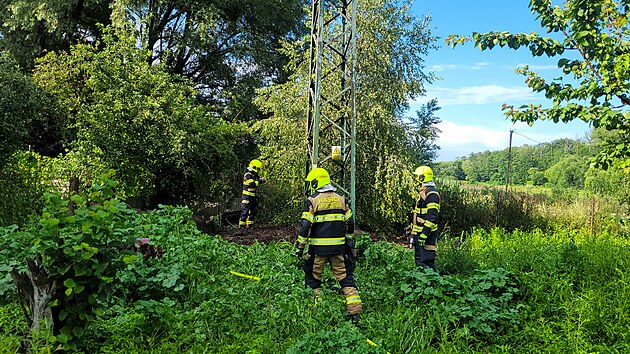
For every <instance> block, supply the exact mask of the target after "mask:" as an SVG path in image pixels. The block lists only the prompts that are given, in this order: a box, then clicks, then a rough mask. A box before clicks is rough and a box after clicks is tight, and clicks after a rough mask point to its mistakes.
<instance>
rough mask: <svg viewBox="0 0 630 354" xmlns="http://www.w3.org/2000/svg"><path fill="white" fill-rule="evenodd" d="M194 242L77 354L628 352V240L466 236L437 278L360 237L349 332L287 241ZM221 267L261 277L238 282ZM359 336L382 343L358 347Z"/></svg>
mask: <svg viewBox="0 0 630 354" xmlns="http://www.w3.org/2000/svg"><path fill="white" fill-rule="evenodd" d="M198 237H199V239H197V240H196V241H195V242H194V248H191V249H190V251H189V252H188V257H187V258H186V262H188V263H189V264H187V265H183V269H189V270H190V271H186V272H184V273H182V274H181V277H180V279H179V280H178V283H180V284H182V285H183V286H184V289H183V291H184V293H183V294H180V295H179V296H178V297H176V298H173V297H171V298H163V299H161V300H159V301H154V302H152V303H151V305H150V306H147V304H146V303H143V302H142V301H134V302H128V303H127V302H119V303H117V304H115V305H114V306H112V307H111V309H110V311H109V312H107V313H106V314H104V315H102V316H100V317H96V318H94V319H92V320H91V321H89V324H88V326H87V328H86V333H87V334H86V336H85V337H84V338H82V339H81V343H80V347H81V348H82V350H83V351H85V352H102V353H122V352H124V353H166V352H169V353H183V352H186V353H188V352H194V353H279V352H287V351H288V352H292V353H295V352H304V353H315V352H317V350H320V352H321V348H329V349H330V348H338V349H339V350H337V352H348V353H352V352H357V351H359V352H373V353H385V352H386V351H388V352H390V353H460V352H469V353H488V352H504V353H529V352H535V353H538V352H545V353H548V352H554V353H555V352H558V353H560V352H570V353H582V352H583V353H587V352H612V353H615V352H616V353H624V352H629V351H630V338H629V335H630V334H629V333H630V331H629V329H630V283H629V282H628V280H629V275H628V270H627V269H628V266H629V265H630V264H629V263H630V240H629V239H628V238H627V237H625V236H623V235H615V234H610V233H597V234H595V235H593V234H591V233H590V232H588V231H586V230H564V231H542V230H531V231H521V230H515V231H512V232H509V231H505V230H503V229H492V230H489V231H486V230H483V229H474V230H473V231H471V232H469V233H465V234H464V235H462V237H459V238H446V239H443V240H442V241H441V242H440V243H439V247H440V248H439V250H438V262H437V264H438V268H439V269H440V271H441V272H442V275H438V274H435V273H433V272H432V271H430V270H428V271H426V272H425V271H421V270H418V269H416V268H415V266H414V263H413V252H412V251H411V250H409V249H405V248H402V247H400V246H398V245H396V244H392V243H388V242H384V241H379V242H370V241H369V239H366V238H362V239H361V242H359V244H360V245H361V248H362V249H361V251H362V252H361V257H360V259H359V261H358V264H357V269H356V272H355V276H356V280H357V283H358V285H359V288H360V291H361V298H362V300H363V304H364V314H363V316H362V318H361V320H360V322H359V325H358V326H355V325H353V324H352V323H351V322H349V321H347V320H346V318H345V306H344V302H343V296H342V295H341V294H340V291H339V290H340V289H339V286H338V284H337V283H336V281H335V280H334V277H333V276H332V274H331V272H330V271H329V270H328V269H327V270H326V272H325V273H324V284H323V295H322V299H321V301H315V299H314V297H313V295H314V294H313V292H312V291H311V290H309V289H306V288H305V287H304V285H303V273H302V272H301V270H299V269H298V268H297V267H296V263H295V261H294V259H293V257H292V245H290V244H288V243H273V244H270V245H263V244H254V245H252V246H240V245H235V244H232V243H229V242H226V241H223V240H221V239H220V238H218V237H210V236H204V235H199V236H198ZM193 249H194V251H193ZM165 257H168V251H167V253H166V254H165ZM168 261H169V260H168V258H165V259H163V260H162V261H161V262H168ZM230 270H235V271H238V272H242V273H245V274H250V275H256V276H259V277H260V278H261V279H260V281H256V280H250V279H245V278H240V277H236V276H233V275H231V274H230V273H229V271H230ZM18 317H19V316H18V312H17V307H16V306H15V304H12V303H6V304H2V306H1V307H0V343H6V344H7V345H9V348H16V345H17V343H18V341H19V337H18V336H16V335H15V334H16V333H24V329H23V328H22V329H20V328H16V324H18V327H19V324H20V323H21V322H20V321H19V320H17V321H16V319H18ZM21 326H25V324H23V323H21ZM368 339H369V340H371V341H372V342H374V343H375V344H377V345H378V346H377V347H374V346H372V345H369V344H366V343H367V340H368ZM49 348H55V344H54V343H50V346H49Z"/></svg>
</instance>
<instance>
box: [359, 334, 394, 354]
mask: <svg viewBox="0 0 630 354" xmlns="http://www.w3.org/2000/svg"><path fill="white" fill-rule="evenodd" d="M365 340H366V341H367V342H368V344H370V345H373V346H375V347H378V344H376V343H374V342H372V341H371V340H370V339H368V338H365ZM386 353H387V354H390V353H389V352H386Z"/></svg>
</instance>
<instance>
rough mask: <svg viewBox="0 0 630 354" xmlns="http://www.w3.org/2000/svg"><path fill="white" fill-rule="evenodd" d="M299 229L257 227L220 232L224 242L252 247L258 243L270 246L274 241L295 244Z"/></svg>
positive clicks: (289, 227)
mask: <svg viewBox="0 0 630 354" xmlns="http://www.w3.org/2000/svg"><path fill="white" fill-rule="evenodd" d="M298 231H299V230H298V229H297V228H295V227H291V226H287V227H277V226H268V225H255V226H254V227H253V228H249V229H235V230H224V231H223V232H219V234H220V235H221V237H223V239H224V240H226V241H230V242H234V243H238V244H240V245H251V244H253V243H254V242H256V241H258V242H259V243H264V244H269V243H270V242H272V241H275V242H279V241H287V242H291V243H293V242H295V240H296V239H297V234H298Z"/></svg>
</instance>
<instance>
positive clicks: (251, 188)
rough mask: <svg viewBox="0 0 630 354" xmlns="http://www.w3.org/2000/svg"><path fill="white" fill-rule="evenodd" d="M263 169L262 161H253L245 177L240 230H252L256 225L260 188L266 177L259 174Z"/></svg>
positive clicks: (239, 222) (239, 223)
mask: <svg viewBox="0 0 630 354" xmlns="http://www.w3.org/2000/svg"><path fill="white" fill-rule="evenodd" d="M262 168H263V163H262V162H261V161H260V160H252V161H251V162H250V163H249V167H247V172H245V175H244V176H243V198H242V200H241V218H240V220H239V221H238V226H239V227H240V228H243V227H245V228H250V227H251V226H252V225H253V224H254V217H256V208H257V206H258V195H257V190H258V186H259V185H260V184H261V183H264V182H265V178H264V177H260V176H259V175H258V174H259V173H260V171H261V170H262Z"/></svg>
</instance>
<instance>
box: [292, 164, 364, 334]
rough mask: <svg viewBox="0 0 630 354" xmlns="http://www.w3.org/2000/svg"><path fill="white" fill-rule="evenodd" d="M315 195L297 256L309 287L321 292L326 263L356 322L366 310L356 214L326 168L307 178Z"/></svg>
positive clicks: (304, 217) (304, 215) (308, 207)
mask: <svg viewBox="0 0 630 354" xmlns="http://www.w3.org/2000/svg"><path fill="white" fill-rule="evenodd" d="M306 182H307V183H308V186H309V189H310V193H311V195H310V196H309V197H308V198H307V199H306V202H305V203H304V211H303V213H302V227H301V228H300V233H299V235H298V238H297V242H296V247H297V249H296V255H297V256H298V258H299V259H301V260H302V259H303V256H304V255H303V253H304V248H305V247H306V246H307V245H308V254H307V255H306V257H305V259H304V261H303V264H302V269H303V270H304V278H305V283H306V285H307V286H309V287H311V288H312V289H314V290H315V292H316V293H317V295H318V296H319V295H320V293H321V285H322V274H323V271H324V266H325V265H326V263H330V267H331V268H332V272H333V274H334V276H335V278H336V279H337V281H338V282H339V284H340V285H341V289H342V291H343V294H344V296H345V298H346V301H345V302H346V308H347V310H348V315H349V317H350V319H352V321H353V322H355V323H356V321H357V320H358V319H359V315H360V314H361V312H362V305H361V298H360V297H359V291H358V289H357V286H356V284H355V282H354V273H353V272H354V260H355V258H354V257H355V255H354V254H353V253H352V252H350V250H351V249H352V248H353V247H354V244H353V243H354V241H353V240H352V236H353V234H354V217H353V215H352V210H351V209H350V207H349V206H348V202H347V200H346V199H345V197H344V196H342V195H341V194H339V193H337V192H336V189H335V187H333V186H332V185H331V183H330V175H329V174H328V172H327V171H326V170H325V169H323V168H314V169H312V170H311V172H309V174H308V176H307V177H306Z"/></svg>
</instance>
